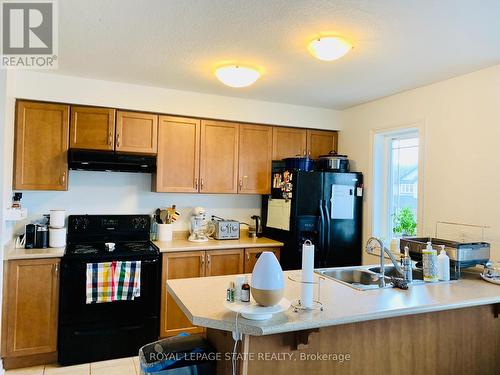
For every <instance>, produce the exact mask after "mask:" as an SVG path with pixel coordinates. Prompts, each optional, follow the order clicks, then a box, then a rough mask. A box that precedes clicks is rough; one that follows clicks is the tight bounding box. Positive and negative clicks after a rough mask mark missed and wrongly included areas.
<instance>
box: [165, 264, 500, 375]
mask: <svg viewBox="0 0 500 375" xmlns="http://www.w3.org/2000/svg"><path fill="white" fill-rule="evenodd" d="M285 274H286V276H287V282H286V287H285V297H286V298H288V299H289V300H295V299H297V298H298V297H299V296H300V284H298V283H295V282H293V281H291V280H289V279H288V276H295V277H298V276H299V275H300V271H289V272H285ZM231 280H234V276H219V277H210V278H204V279H178V280H169V281H168V282H167V288H168V291H169V293H170V294H171V295H172V297H173V298H174V300H175V301H176V302H177V304H178V305H179V307H180V308H181V309H182V310H183V312H184V313H185V314H186V316H187V317H188V319H189V320H190V321H191V322H192V323H193V324H195V325H198V326H202V327H206V328H207V337H208V339H209V340H210V341H211V342H212V344H213V345H214V346H215V348H216V349H217V351H219V352H221V353H222V357H221V360H220V361H219V362H218V373H219V374H226V373H231V361H228V360H227V359H228V356H229V357H230V355H231V354H227V353H232V350H233V345H234V341H233V339H232V335H231V332H230V331H234V330H235V323H236V314H235V313H233V312H230V311H228V310H226V309H225V308H224V306H223V302H224V299H225V293H226V288H227V285H228V283H229V282H230V281H231ZM321 285H322V286H321V302H322V303H323V306H324V309H323V311H320V310H316V311H312V312H294V311H293V309H289V310H288V311H286V312H285V313H281V314H278V315H275V316H274V317H273V318H272V319H270V320H267V321H263V322H256V321H250V320H247V319H244V318H242V317H238V319H237V324H238V331H239V332H241V333H242V334H243V337H242V341H241V343H240V344H239V345H238V350H237V353H238V354H237V359H238V367H239V368H238V370H239V372H238V373H239V374H271V373H272V374H273V375H278V374H295V373H309V374H319V373H325V374H331V373H335V374H360V373H363V372H366V373H371V374H401V373H403V372H404V373H409V374H426V375H428V374H449V373H453V374H496V373H498V369H500V318H498V315H499V313H500V287H499V286H497V285H493V284H489V283H487V282H485V281H483V280H481V279H480V277H479V275H478V274H464V277H463V279H462V280H459V281H453V282H448V283H437V284H425V285H415V286H411V287H410V288H409V289H408V290H399V289H393V288H384V289H377V290H368V291H358V290H355V289H352V288H350V287H348V286H346V285H343V284H340V283H338V282H336V281H333V280H328V279H326V280H322V284H321ZM402 369H404V371H402Z"/></svg>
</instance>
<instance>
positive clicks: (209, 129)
mask: <svg viewBox="0 0 500 375" xmlns="http://www.w3.org/2000/svg"><path fill="white" fill-rule="evenodd" d="M238 130H239V125H238V124H235V123H231V122H223V121H208V120H206V121H205V120H203V121H202V122H201V153H200V192H201V193H237V191H238V186H237V184H238Z"/></svg>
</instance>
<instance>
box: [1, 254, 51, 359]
mask: <svg viewBox="0 0 500 375" xmlns="http://www.w3.org/2000/svg"><path fill="white" fill-rule="evenodd" d="M59 262H60V260H59V259H58V258H47V259H29V260H11V261H8V262H7V274H6V281H7V285H6V286H5V298H6V300H5V301H4V306H5V311H4V313H5V314H6V317H5V318H4V322H5V324H4V326H3V327H2V328H3V335H5V337H4V347H3V353H2V356H3V357H19V356H27V355H34V354H45V353H52V352H56V351H57V316H58V303H59Z"/></svg>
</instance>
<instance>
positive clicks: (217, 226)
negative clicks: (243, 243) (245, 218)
mask: <svg viewBox="0 0 500 375" xmlns="http://www.w3.org/2000/svg"><path fill="white" fill-rule="evenodd" d="M212 225H213V228H214V234H213V237H214V238H215V239H216V240H239V239H240V222H239V221H236V220H224V219H212Z"/></svg>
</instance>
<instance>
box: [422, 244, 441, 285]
mask: <svg viewBox="0 0 500 375" xmlns="http://www.w3.org/2000/svg"><path fill="white" fill-rule="evenodd" d="M422 263H423V265H424V281H426V282H430V283H435V282H436V281H439V279H438V265H437V251H436V250H434V249H433V248H432V243H431V242H430V241H429V242H427V247H426V248H425V249H424V250H422Z"/></svg>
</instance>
